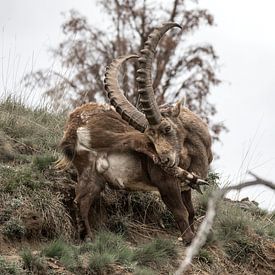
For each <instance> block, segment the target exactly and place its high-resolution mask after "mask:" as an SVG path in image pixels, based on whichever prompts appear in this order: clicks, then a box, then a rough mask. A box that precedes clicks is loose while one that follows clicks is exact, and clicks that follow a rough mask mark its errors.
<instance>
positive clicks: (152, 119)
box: [137, 22, 181, 125]
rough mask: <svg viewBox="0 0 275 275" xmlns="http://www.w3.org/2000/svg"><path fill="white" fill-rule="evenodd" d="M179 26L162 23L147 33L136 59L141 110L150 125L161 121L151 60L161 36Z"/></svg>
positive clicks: (171, 23)
mask: <svg viewBox="0 0 275 275" xmlns="http://www.w3.org/2000/svg"><path fill="white" fill-rule="evenodd" d="M173 27H179V28H181V26H180V25H179V24H177V23H173V22H168V23H164V24H163V25H162V26H160V27H159V28H156V29H154V31H153V32H152V33H151V34H150V35H149V37H148V39H147V41H146V42H145V47H144V48H143V49H142V50H141V51H140V53H141V56H140V58H139V59H138V61H139V68H138V70H137V82H138V93H139V95H140V103H141V106H142V112H143V113H144V114H145V116H146V118H147V120H148V122H149V124H150V125H157V124H159V123H160V121H161V114H160V111H159V108H158V105H157V102H156V99H155V95H154V90H153V84H152V77H151V71H152V62H153V58H154V56H155V50H156V47H157V45H158V43H159V41H160V39H161V38H162V36H163V35H164V34H165V33H166V32H167V31H168V30H170V29H171V28H173Z"/></svg>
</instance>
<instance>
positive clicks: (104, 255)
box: [80, 231, 133, 272]
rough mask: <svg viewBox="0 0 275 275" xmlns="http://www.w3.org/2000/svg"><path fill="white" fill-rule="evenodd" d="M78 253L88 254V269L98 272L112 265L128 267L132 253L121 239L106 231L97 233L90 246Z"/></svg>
mask: <svg viewBox="0 0 275 275" xmlns="http://www.w3.org/2000/svg"><path fill="white" fill-rule="evenodd" d="M80 251H88V252H90V259H89V269H90V270H91V271H96V272H98V271H99V270H104V269H105V268H106V267H107V266H108V265H110V264H112V263H119V264H124V265H126V266H127V265H130V264H131V262H132V258H133V252H132V250H131V249H130V248H129V247H128V245H127V244H126V242H125V241H124V239H123V237H122V236H121V235H119V234H114V233H111V232H108V231H102V232H99V233H98V234H97V235H96V238H95V240H94V242H93V243H92V244H90V246H87V245H84V247H82V248H80Z"/></svg>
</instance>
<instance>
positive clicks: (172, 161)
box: [160, 153, 177, 167]
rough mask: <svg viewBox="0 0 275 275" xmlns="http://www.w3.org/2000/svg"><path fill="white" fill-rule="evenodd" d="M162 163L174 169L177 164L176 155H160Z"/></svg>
mask: <svg viewBox="0 0 275 275" xmlns="http://www.w3.org/2000/svg"><path fill="white" fill-rule="evenodd" d="M160 162H161V164H164V165H165V166H168V167H173V166H175V165H176V164H177V159H176V154H175V153H164V154H161V155H160Z"/></svg>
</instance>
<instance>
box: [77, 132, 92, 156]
mask: <svg viewBox="0 0 275 275" xmlns="http://www.w3.org/2000/svg"><path fill="white" fill-rule="evenodd" d="M76 133H77V145H76V151H90V150H91V149H90V142H91V136H90V131H89V130H88V129H87V128H86V127H79V128H78V129H77V131H76Z"/></svg>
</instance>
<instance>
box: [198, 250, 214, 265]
mask: <svg viewBox="0 0 275 275" xmlns="http://www.w3.org/2000/svg"><path fill="white" fill-rule="evenodd" d="M196 259H197V260H198V261H200V262H203V263H206V264H208V265H211V264H212V263H213V261H214V259H213V256H212V254H211V252H210V251H208V250H207V248H201V249H200V251H199V254H198V255H197V256H196Z"/></svg>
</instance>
